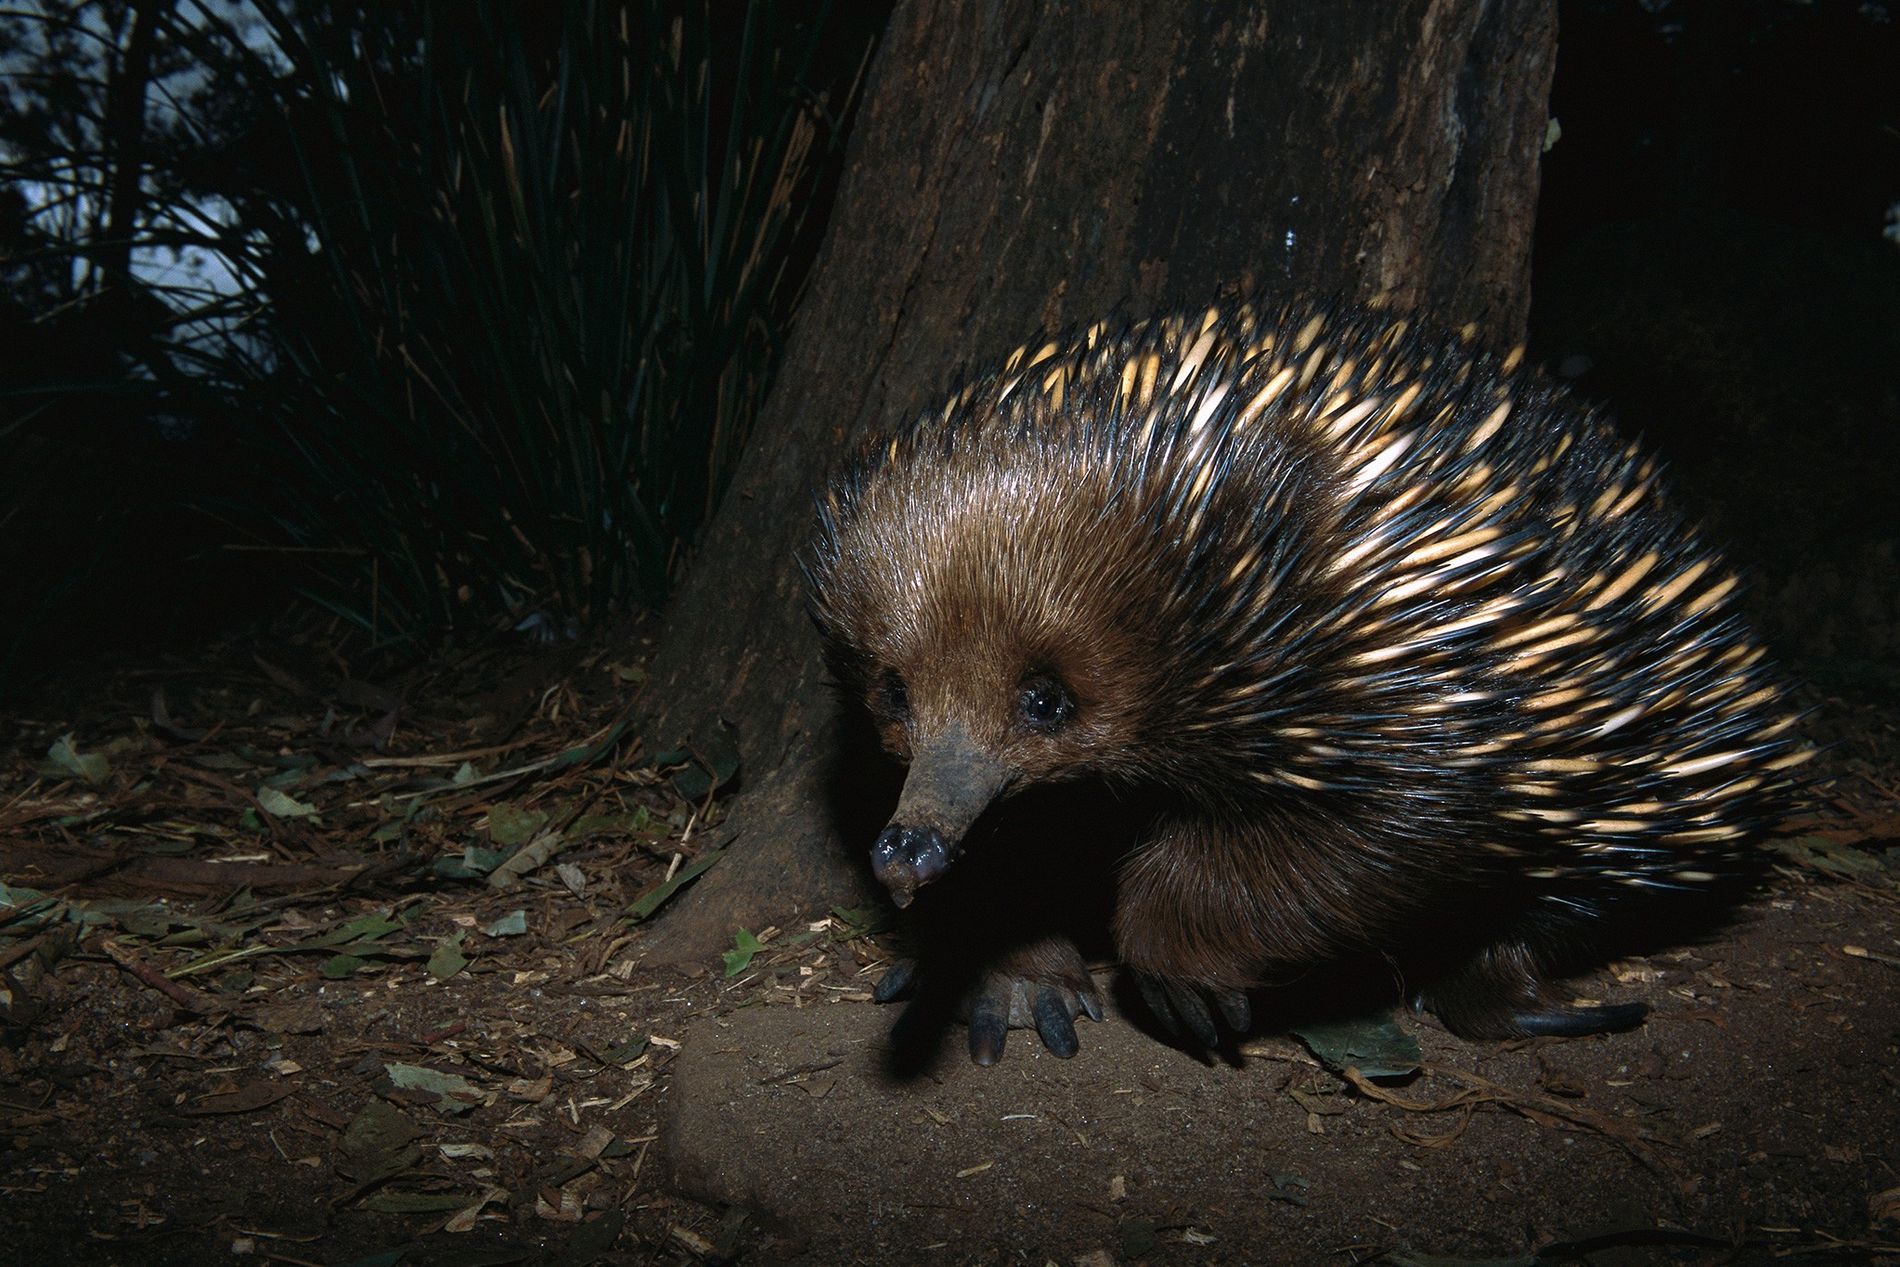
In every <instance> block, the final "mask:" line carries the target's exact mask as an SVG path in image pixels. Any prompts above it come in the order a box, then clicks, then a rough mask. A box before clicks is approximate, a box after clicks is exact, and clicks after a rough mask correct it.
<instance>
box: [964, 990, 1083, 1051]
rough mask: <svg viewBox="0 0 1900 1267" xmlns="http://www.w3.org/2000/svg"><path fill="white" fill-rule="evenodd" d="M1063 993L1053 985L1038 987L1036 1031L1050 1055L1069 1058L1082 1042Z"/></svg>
mask: <svg viewBox="0 0 1900 1267" xmlns="http://www.w3.org/2000/svg"><path fill="white" fill-rule="evenodd" d="M1062 995H1063V991H1061V990H1058V989H1056V988H1055V987H1054V986H1051V985H1045V986H1038V987H1037V989H1036V1002H1035V1019H1036V1033H1038V1034H1040V1035H1041V1036H1042V1045H1043V1046H1044V1047H1047V1048H1048V1049H1049V1054H1050V1055H1052V1056H1060V1057H1062V1059H1064V1060H1067V1059H1068V1058H1069V1057H1070V1056H1073V1055H1075V1052H1076V1048H1077V1047H1079V1046H1080V1044H1079V1043H1078V1042H1077V1041H1076V1037H1075V1021H1074V1019H1073V1018H1072V1015H1071V1013H1070V1011H1069V1005H1068V1003H1067V1001H1066V1000H1064V999H1063V997H1062ZM979 1063H980V1062H979Z"/></svg>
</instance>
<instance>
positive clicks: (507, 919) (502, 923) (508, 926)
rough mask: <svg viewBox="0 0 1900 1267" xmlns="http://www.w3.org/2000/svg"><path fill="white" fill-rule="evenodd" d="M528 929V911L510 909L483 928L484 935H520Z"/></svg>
mask: <svg viewBox="0 0 1900 1267" xmlns="http://www.w3.org/2000/svg"><path fill="white" fill-rule="evenodd" d="M527 931H528V913H527V912H526V911H509V912H508V913H507V914H506V915H504V916H502V917H501V918H500V919H498V920H496V921H495V922H494V923H492V924H490V925H489V926H488V927H486V928H484V929H482V936H484V937H519V936H521V935H522V934H523V933H525V932H527Z"/></svg>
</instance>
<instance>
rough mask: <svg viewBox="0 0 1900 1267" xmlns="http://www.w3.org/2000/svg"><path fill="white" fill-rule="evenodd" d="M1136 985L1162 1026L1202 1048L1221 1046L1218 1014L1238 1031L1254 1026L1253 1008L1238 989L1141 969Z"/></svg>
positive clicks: (1241, 1032) (1231, 1028) (1228, 1025)
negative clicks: (1215, 1021)
mask: <svg viewBox="0 0 1900 1267" xmlns="http://www.w3.org/2000/svg"><path fill="white" fill-rule="evenodd" d="M1135 985H1136V987H1137V988H1138V989H1139V990H1140V991H1141V997H1142V1001H1143V1002H1145V1003H1146V1004H1147V1005H1148V1011H1149V1012H1150V1013H1152V1014H1153V1016H1154V1018H1155V1020H1156V1021H1157V1022H1158V1023H1159V1024H1160V1025H1161V1027H1162V1028H1163V1029H1165V1030H1167V1031H1168V1032H1169V1033H1170V1034H1172V1035H1174V1036H1175V1037H1176V1038H1179V1039H1181V1040H1183V1041H1191V1042H1194V1043H1197V1044H1199V1046H1200V1048H1201V1049H1202V1050H1203V1051H1212V1050H1213V1049H1215V1048H1217V1047H1219V1046H1221V1041H1222V1039H1221V1031H1220V1026H1219V1025H1216V1024H1215V1023H1214V1017H1215V1015H1216V1014H1218V1015H1219V1016H1220V1018H1221V1020H1222V1021H1224V1022H1225V1023H1226V1026H1227V1029H1228V1030H1229V1032H1231V1033H1233V1034H1235V1035H1239V1034H1244V1033H1246V1032H1247V1031H1248V1030H1249V1029H1250V1028H1252V1026H1253V1008H1252V1007H1251V1006H1250V1005H1249V1004H1248V1002H1247V996H1246V995H1245V994H1244V993H1242V992H1241V991H1239V990H1230V989H1226V988H1224V987H1221V986H1205V985H1192V984H1189V983H1187V982H1184V981H1175V980H1172V979H1170V978H1168V977H1158V976H1154V975H1152V974H1151V973H1146V972H1140V971H1137V972H1136V973H1135ZM1210 1004H1212V1007H1211V1008H1210V1007H1209V1005H1210Z"/></svg>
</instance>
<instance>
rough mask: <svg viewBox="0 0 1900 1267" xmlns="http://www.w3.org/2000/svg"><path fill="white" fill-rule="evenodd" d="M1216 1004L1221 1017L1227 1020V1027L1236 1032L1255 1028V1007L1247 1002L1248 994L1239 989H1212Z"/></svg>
mask: <svg viewBox="0 0 1900 1267" xmlns="http://www.w3.org/2000/svg"><path fill="white" fill-rule="evenodd" d="M1209 993H1210V994H1212V995H1213V998H1214V1006H1216V1007H1218V1008H1219V1009H1220V1014H1221V1019H1222V1020H1224V1021H1226V1022H1227V1028H1228V1029H1231V1030H1233V1031H1234V1033H1236V1034H1244V1033H1246V1032H1247V1031H1248V1030H1250V1029H1252V1028H1253V1008H1252V1006H1251V1005H1249V1004H1248V1002H1247V996H1246V995H1245V994H1244V993H1242V992H1241V991H1239V990H1212V991H1209Z"/></svg>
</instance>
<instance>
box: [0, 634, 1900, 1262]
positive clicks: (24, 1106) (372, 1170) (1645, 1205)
mask: <svg viewBox="0 0 1900 1267" xmlns="http://www.w3.org/2000/svg"><path fill="white" fill-rule="evenodd" d="M618 645H619V646H620V647H621V648H622V649H621V650H619V651H604V650H599V649H593V650H589V649H582V648H576V649H568V650H561V651H523V652H520V653H517V654H513V655H511V656H497V655H490V656H485V657H475V658H471V659H463V660H460V661H457V662H455V663H454V665H453V666H452V667H450V668H440V667H438V668H436V669H434V670H431V671H429V672H426V673H411V674H410V675H408V676H406V677H402V678H399V679H393V680H394V685H393V686H390V685H385V686H380V687H371V686H368V685H366V684H365V683H364V682H362V681H361V680H359V679H358V677H357V676H356V675H354V674H353V673H352V672H351V671H350V669H349V668H348V666H346V665H344V664H343V663H341V662H340V661H338V660H336V659H334V658H331V657H327V656H326V654H325V653H324V652H323V651H322V650H321V641H320V640H312V641H308V642H305V643H302V644H301V645H300V644H298V643H297V641H296V640H294V639H291V640H286V639H276V640H273V641H271V642H270V643H268V644H259V646H250V645H247V644H244V643H242V642H233V643H229V644H223V645H221V646H218V647H215V648H211V649H209V650H207V651H205V652H201V653H200V654H199V655H198V656H197V657H196V658H195V659H194V660H193V661H192V662H191V663H190V664H189V666H187V665H185V664H182V663H180V664H155V665H153V666H148V667H142V668H126V667H119V668H115V669H113V670H111V671H109V672H108V671H101V672H100V673H98V674H96V675H91V676H84V677H78V678H74V679H72V680H71V681H70V682H67V683H65V684H62V685H60V686H59V688H58V689H53V688H52V687H51V686H49V688H48V689H47V690H45V691H42V692H41V693H40V696H39V697H38V698H36V699H34V700H33V701H32V702H31V703H30V704H29V705H28V706H26V708H25V709H24V710H23V711H20V710H16V711H15V712H13V713H11V714H10V715H8V716H7V717H6V718H5V720H4V723H3V724H4V726H5V730H4V732H3V733H0V743H4V748H0V759H4V760H5V761H6V762H7V765H6V767H5V768H6V774H5V775H4V784H3V785H0V884H4V886H5V888H4V890H0V973H4V977H0V1127H3V1128H4V1129H3V1130H0V1148H4V1149H5V1152H4V1156H5V1158H6V1163H5V1166H4V1168H3V1169H0V1226H4V1228H5V1233H4V1236H3V1237H0V1261H5V1262H34V1263H61V1262H74V1263H125V1264H146V1263H198V1262H218V1261H226V1260H228V1259H235V1260H237V1261H259V1262H277V1263H329V1264H338V1263H350V1262H364V1263H385V1264H386V1263H396V1262H402V1263H408V1264H415V1263H458V1264H459V1263H507V1262H530V1261H532V1262H551V1263H571V1264H582V1263H587V1262H594V1261H604V1262H629V1263H662V1264H665V1263H708V1262H725V1261H735V1260H738V1261H744V1262H748V1263H808V1264H821V1263H855V1262H863V1263H889V1262H911V1261H915V1262H926V1263H944V1264H958V1263H966V1262H968V1263H991V1262H997V1263H1001V1262H1010V1263H1018V1262H1020V1263H1029V1264H1041V1263H1044V1262H1054V1263H1060V1264H1065V1265H1066V1264H1071V1263H1078V1264H1084V1265H1085V1267H1101V1265H1104V1264H1111V1263H1117V1264H1131V1263H1141V1262H1153V1263H1251V1262H1295V1263H1297V1262H1334V1263H1358V1262H1387V1263H1433V1264H1440V1265H1449V1264H1457V1263H1476V1262H1491V1263H1529V1262H1532V1261H1539V1262H1590V1263H1602V1264H1633V1263H1651V1262H1688V1263H1703V1262H1707V1263H1716V1262H1722V1263H1738V1262H1739V1263H1748V1262H1767V1261H1778V1260H1780V1259H1782V1258H1794V1259H1798V1260H1799V1261H1801V1262H1804V1263H1814V1262H1828V1263H1833V1262H1840V1263H1864V1262H1877V1261H1883V1260H1884V1261H1890V1262H1895V1263H1900V1145H1896V1143H1895V1142H1894V1141H1896V1140H1900V1061H1897V1060H1896V1054H1897V1046H1900V988H1897V987H1900V878H1897V877H1900V850H1896V848H1895V846H1894V841H1895V837H1896V834H1900V832H1897V829H1900V795H1897V794H1896V792H1895V788H1896V786H1900V778H1897V777H1896V770H1897V769H1900V760H1896V757H1897V756H1900V744H1896V742H1895V729H1894V726H1893V723H1892V712H1891V710H1883V709H1881V708H1879V707H1875V706H1872V705H1868V704H1865V703H1861V702H1858V701H1857V700H1856V699H1853V698H1843V697H1840V696H1837V697H1835V698H1831V699H1827V698H1821V699H1817V703H1818V704H1819V706H1820V708H1821V710H1822V712H1821V714H1820V716H1821V718H1822V720H1820V721H1819V722H1817V727H1819V728H1820V729H1821V730H1822V732H1823V733H1822V735H1821V737H1822V738H1823V739H1824V740H1826V741H1828V742H1829V743H1830V747H1829V749H1828V751H1827V753H1826V755H1825V758H1824V759H1825V761H1826V762H1827V765H1828V772H1829V774H1830V776H1831V777H1832V779H1833V783H1832V785H1831V787H1830V788H1829V789H1828V790H1827V792H1826V794H1825V795H1824V796H1823V797H1822V804H1821V806H1820V810H1821V811H1822V812H1821V814H1820V815H1819V816H1818V817H1817V818H1815V819H1812V820H1809V821H1805V822H1800V823H1796V824H1792V825H1791V828H1790V830H1791V833H1792V834H1791V835H1790V837H1788V838H1786V839H1783V840H1781V841H1779V842H1777V843H1776V844H1775V845H1774V848H1775V850H1776V853H1775V857H1776V859H1777V863H1778V865H1777V866H1776V868H1775V871H1774V875H1773V878H1772V880H1771V882H1770V884H1769V885H1768V886H1767V888H1766V890H1765V891H1764V892H1763V893H1761V894H1759V895H1758V896H1757V897H1755V898H1754V899H1753V900H1751V901H1750V902H1748V903H1747V904H1746V905H1745V906H1744V907H1743V909H1742V910H1741V911H1739V912H1738V918H1737V919H1736V920H1735V921H1734V922H1733V923H1732V924H1730V925H1728V926H1726V927H1725V928H1722V929H1719V930H1716V931H1715V932H1714V933H1712V934H1710V935H1707V936H1704V937H1702V938H1701V939H1700V940H1697V941H1696V942H1694V943H1693V944H1690V945H1678V946H1672V947H1668V948H1665V949H1662V950H1659V951H1658V952H1656V953H1655V954H1652V955H1650V956H1648V957H1645V958H1640V959H1629V960H1623V961H1618V962H1615V963H1612V964H1610V965H1608V966H1606V967H1605V968H1604V969H1603V970H1602V971H1600V972H1598V973H1596V974H1594V975H1593V976H1590V977H1587V978H1584V979H1581V980H1579V981H1578V982H1577V983H1576V986H1575V988H1576V989H1577V991H1578V992H1579V993H1580V994H1583V995H1588V996H1592V997H1598V998H1613V999H1617V1000H1622V999H1643V1000H1645V1001H1647V1002H1649V1003H1650V1004H1651V1006H1652V1008H1653V1013H1654V1014H1653V1016H1652V1019H1651V1020H1650V1021H1649V1022H1648V1023H1647V1024H1646V1025H1645V1026H1643V1027H1642V1028H1640V1029H1638V1030H1635V1031H1632V1032H1630V1033H1626V1034H1618V1035H1607V1036H1599V1037H1595V1038H1589V1039H1582V1040H1571V1041H1558V1040H1538V1041H1531V1042H1519V1043H1505V1044H1498V1043H1483V1044H1468V1043H1462V1042H1459V1041H1457V1040H1455V1039H1453V1038H1451V1037H1450V1036H1449V1035H1447V1034H1445V1033H1444V1031H1443V1030H1442V1029H1440V1028H1439V1027H1438V1026H1437V1025H1436V1024H1435V1023H1434V1022H1433V1021H1431V1020H1430V1018H1420V1017H1412V1016H1409V1015H1406V1016H1401V1017H1400V1018H1399V1019H1400V1023H1401V1025H1402V1026H1403V1028H1404V1029H1406V1030H1407V1031H1409V1032H1411V1033H1412V1034H1414V1035H1415V1036H1416V1037H1417V1039H1418V1042H1419V1048H1420V1050H1419V1055H1418V1058H1417V1060H1418V1064H1419V1066H1420V1067H1419V1069H1418V1070H1417V1071H1415V1072H1412V1073H1409V1074H1403V1075H1400V1076H1396V1077H1391V1078H1385V1079H1382V1080H1378V1081H1375V1080H1373V1079H1370V1078H1367V1077H1365V1076H1363V1075H1361V1074H1360V1073H1359V1071H1358V1068H1357V1067H1353V1068H1350V1069H1348V1068H1344V1067H1342V1066H1344V1065H1349V1064H1352V1061H1351V1060H1345V1059H1341V1058H1339V1057H1337V1056H1333V1057H1329V1061H1322V1060H1321V1059H1320V1058H1319V1057H1317V1056H1315V1054H1314V1052H1313V1049H1312V1048H1309V1046H1308V1045H1307V1044H1306V1043H1304V1042H1302V1041H1300V1040H1299V1039H1298V1038H1296V1037H1294V1036H1292V1035H1291V1034H1284V1033H1282V1034H1271V1033H1270V1034H1267V1035H1265V1036H1262V1037H1260V1038H1257V1039H1254V1040H1252V1041H1250V1042H1249V1043H1247V1044H1246V1045H1244V1046H1243V1047H1242V1048H1241V1049H1239V1050H1238V1051H1236V1052H1234V1053H1231V1055H1230V1058H1229V1059H1227V1060H1216V1061H1212V1062H1202V1061H1200V1060H1197V1059H1196V1058H1194V1057H1192V1056H1189V1055H1188V1054H1186V1053H1183V1052H1180V1051H1178V1050H1175V1049H1173V1048H1171V1047H1169V1046H1166V1045H1164V1044H1162V1043H1160V1042H1158V1041H1157V1040H1156V1039H1155V1038H1153V1037H1152V1036H1150V1035H1149V1034H1147V1033H1146V1032H1144V1031H1143V1030H1142V1029H1141V1028H1140V1027H1139V1024H1138V1023H1137V1021H1136V1020H1135V1019H1131V1017H1130V1015H1129V1014H1128V1012H1133V1011H1135V1010H1136V1009H1134V1008H1133V1007H1130V1008H1129V1009H1128V1012H1124V1011H1121V1010H1119V1009H1118V1010H1116V1011H1115V1012H1113V1013H1112V1014H1111V1015H1110V1016H1109V1017H1108V1019H1107V1020H1105V1021H1104V1022H1103V1023H1101V1024H1087V1023H1085V1024H1083V1025H1082V1026H1081V1038H1082V1051H1081V1053H1080V1054H1079V1055H1077V1056H1076V1057H1075V1058H1074V1059H1072V1060H1068V1061H1061V1060H1057V1059H1055V1058H1053V1057H1051V1056H1049V1055H1048V1054H1047V1053H1046V1052H1043V1051H1041V1050H1039V1049H1038V1047H1037V1045H1036V1044H1034V1043H1033V1042H1029V1041H1026V1039H1025V1036H1024V1035H1021V1034H1018V1035H1015V1036H1014V1037H1013V1038H1012V1040H1011V1042H1010V1044H1009V1049H1008V1051H1007V1053H1006V1055H1005V1057H1004V1059H1003V1061H1002V1063H1000V1064H999V1065H997V1066H995V1067H993V1068H990V1069H977V1068H974V1067H972V1066H971V1065H969V1064H968V1063H967V1061H965V1060H964V1059H963V1058H962V1056H961V1055H960V1054H959V1053H958V1051H957V1049H956V1044H957V1043H958V1042H959V1041H960V1034H956V1033H952V1034H950V1035H948V1036H946V1046H945V1051H944V1054H943V1055H942V1057H941V1058H940V1059H938V1060H937V1061H936V1062H935V1063H933V1064H931V1065H930V1066H928V1067H927V1068H926V1069H925V1070H923V1071H922V1072H920V1073H913V1074H910V1075H908V1076H899V1075H898V1074H896V1073H894V1072H893V1071H892V1069H891V1068H890V1065H889V1062H888V1061H887V1059H886V1048H885V1034H886V1031H887V1029H888V1025H889V1022H890V1019H891V1009H888V1008H882V1007H878V1006H876V1005H874V1004H873V1003H872V1002H871V1001H870V986H871V983H872V982H874V981H875V980H876V979H877V976H878V975H879V973H880V972H881V971H882V966H883V964H884V963H885V961H886V960H887V958H888V956H889V953H890V945H889V940H890V939H889V935H888V934H883V933H878V932H876V931H875V930H874V926H875V924H876V923H877V922H878V916H877V913H876V912H870V911H850V912H835V913H834V914H833V915H832V916H831V917H830V918H827V919H823V920H818V921H812V922H799V923H795V924H788V926H786V927H783V928H776V929H751V930H747V933H748V936H746V937H738V936H735V945H734V948H733V950H732V952H731V953H730V955H728V956H727V958H726V960H725V961H723V962H708V963H703V964H696V965H689V966H688V967H687V969H685V970H682V969H680V968H679V967H676V966H666V965H664V964H662V963H659V962H656V961H655V960H656V957H655V956H654V955H652V954H650V953H649V950H650V948H651V946H652V945H653V944H654V938H655V936H656V933H655V929H656V928H657V929H660V930H662V931H663V927H664V920H665V916H666V908H667V903H668V902H670V901H676V900H680V899H679V898H677V897H676V896H675V895H676V894H677V893H678V892H679V887H678V886H679V882H680V881H682V880H684V879H686V878H688V877H690V875H691V874H693V871H694V868H695V866H696V865H703V864H707V863H709V862H710V863H714V864H716V859H717V855H716V853H713V852H709V850H710V849H711V847H712V846H715V845H717V844H719V843H721V840H722V837H721V836H720V834H719V831H718V827H719V821H720V813H721V801H720V796H721V793H720V790H719V789H718V788H717V787H715V786H714V784H717V783H720V782H723V781H724V780H725V779H726V778H727V777H729V776H730V775H731V773H732V770H731V766H730V761H729V759H728V757H726V756H722V755H721V754H716V753H714V754H709V753H697V754H685V753H655V752H653V751H651V750H650V749H649V748H647V747H645V746H644V745H642V743H641V742H640V740H639V738H638V736H636V735H634V734H632V733H631V732H630V730H629V729H628V727H627V724H626V721H625V719H626V717H628V716H629V715H631V714H630V713H629V711H628V704H629V701H630V700H631V699H632V698H633V697H634V696H635V695H636V693H637V689H638V684H639V679H640V670H639V663H638V657H637V655H636V654H635V653H633V652H631V651H628V650H625V649H624V648H626V647H628V646H632V645H635V644H632V643H623V644H618ZM262 646H268V648H269V650H268V652H264V651H260V649H259V648H260V647H262ZM656 759H657V760H656ZM511 853H512V854H513V858H514V861H512V862H508V863H505V864H504V863H503V862H502V860H503V859H504V858H508V857H509V856H510V854H511ZM1108 980H1109V978H1108V977H1107V976H1106V975H1105V976H1104V981H1105V982H1107V981H1108ZM1533 1255H1535V1256H1536V1257H1535V1258H1533Z"/></svg>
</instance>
